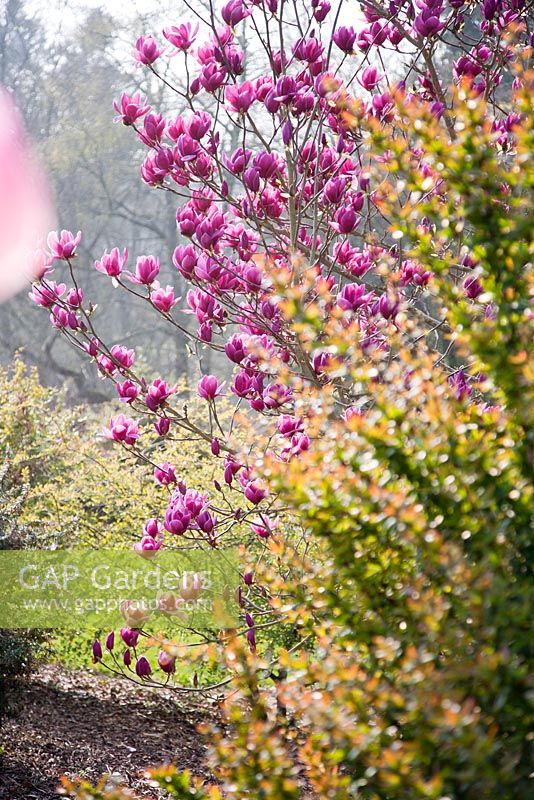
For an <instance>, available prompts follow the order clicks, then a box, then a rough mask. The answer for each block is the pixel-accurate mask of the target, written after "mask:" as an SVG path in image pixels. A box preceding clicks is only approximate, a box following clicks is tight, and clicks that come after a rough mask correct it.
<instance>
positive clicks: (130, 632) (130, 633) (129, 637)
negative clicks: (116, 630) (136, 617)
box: [121, 628, 139, 647]
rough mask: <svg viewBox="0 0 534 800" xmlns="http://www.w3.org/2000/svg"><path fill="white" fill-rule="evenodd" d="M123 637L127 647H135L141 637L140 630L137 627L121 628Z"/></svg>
mask: <svg viewBox="0 0 534 800" xmlns="http://www.w3.org/2000/svg"><path fill="white" fill-rule="evenodd" d="M121 639H122V641H123V642H124V644H125V645H126V647H135V646H136V645H137V641H138V639H139V631H138V630H137V629H136V628H121Z"/></svg>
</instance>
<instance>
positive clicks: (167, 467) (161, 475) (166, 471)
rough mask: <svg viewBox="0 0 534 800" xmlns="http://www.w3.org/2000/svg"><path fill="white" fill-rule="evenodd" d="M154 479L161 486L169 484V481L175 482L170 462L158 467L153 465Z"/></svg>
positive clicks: (173, 469)
mask: <svg viewBox="0 0 534 800" xmlns="http://www.w3.org/2000/svg"><path fill="white" fill-rule="evenodd" d="M154 480H155V481H156V483H159V484H160V485H161V486H170V484H171V483H176V481H177V480H178V478H177V477H176V472H175V468H174V467H173V465H172V464H168V463H165V464H162V465H161V466H160V467H154Z"/></svg>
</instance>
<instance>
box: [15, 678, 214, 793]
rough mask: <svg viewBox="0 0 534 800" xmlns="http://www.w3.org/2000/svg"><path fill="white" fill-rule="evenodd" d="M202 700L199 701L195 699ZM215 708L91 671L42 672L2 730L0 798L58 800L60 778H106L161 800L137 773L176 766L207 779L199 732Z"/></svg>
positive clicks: (23, 692) (28, 686)
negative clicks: (169, 764)
mask: <svg viewBox="0 0 534 800" xmlns="http://www.w3.org/2000/svg"><path fill="white" fill-rule="evenodd" d="M199 702H203V701H199ZM213 713H214V712H213V710H212V709H210V708H209V707H206V705H205V703H204V702H203V706H202V708H200V706H198V705H197V706H195V705H194V704H193V703H192V702H191V701H188V700H185V701H184V700H182V699H178V700H177V699H176V697H175V696H173V695H171V694H170V693H169V692H168V691H152V690H150V689H143V688H140V687H137V686H135V685H134V684H131V683H129V682H127V681H123V680H118V679H113V678H107V677H106V676H102V675H100V674H98V673H95V672H92V671H90V670H76V671H73V672H71V671H68V670H66V669H63V668H62V667H58V666H57V665H46V666H43V667H41V668H40V669H39V670H38V671H37V672H36V673H35V674H34V675H33V676H32V677H31V679H30V680H29V681H28V683H27V684H26V685H25V686H23V687H22V689H21V690H20V694H19V696H18V698H17V702H16V706H15V710H14V712H13V713H12V714H11V715H10V716H8V717H7V718H5V719H4V720H3V723H2V728H1V730H0V747H1V748H2V749H3V754H2V755H0V799H1V800H58V794H57V793H56V790H57V786H58V778H59V776H60V775H62V774H66V775H68V776H69V777H71V778H72V777H74V776H81V777H84V778H87V779H90V780H95V781H96V780H97V779H98V778H99V777H100V776H101V775H102V774H103V773H108V774H110V775H113V774H114V773H115V774H116V775H117V777H118V776H119V775H120V778H121V782H122V783H123V785H126V786H128V787H131V788H134V789H136V792H137V793H138V796H139V797H142V798H161V797H162V794H158V790H156V789H153V788H151V787H150V786H149V784H148V783H147V781H146V779H144V778H143V777H142V771H143V770H144V769H145V768H147V767H149V766H154V765H158V764H164V763H173V764H176V765H177V766H178V768H180V769H186V768H188V769H190V770H191V771H192V772H193V773H194V774H197V775H205V776H206V777H208V775H207V770H206V767H205V765H204V763H203V762H204V755H205V748H204V744H203V742H202V739H201V738H200V736H199V734H198V733H197V730H196V726H197V725H198V723H199V722H201V721H202V720H205V719H206V717H207V716H208V715H210V714H213Z"/></svg>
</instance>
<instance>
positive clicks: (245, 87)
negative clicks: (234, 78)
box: [225, 81, 255, 114]
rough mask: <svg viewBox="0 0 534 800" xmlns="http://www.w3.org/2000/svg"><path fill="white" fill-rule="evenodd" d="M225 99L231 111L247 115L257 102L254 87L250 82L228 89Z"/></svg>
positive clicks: (234, 85) (228, 87)
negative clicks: (255, 101)
mask: <svg viewBox="0 0 534 800" xmlns="http://www.w3.org/2000/svg"><path fill="white" fill-rule="evenodd" d="M225 97H226V102H227V104H228V106H229V107H230V109H231V111H235V112H236V113H237V114H245V113H246V112H247V111H248V110H249V108H250V106H251V105H252V103H253V102H254V100H255V92H254V86H253V85H252V84H251V83H250V81H245V82H244V83H242V84H240V85H239V84H233V85H229V86H227V87H226V90H225Z"/></svg>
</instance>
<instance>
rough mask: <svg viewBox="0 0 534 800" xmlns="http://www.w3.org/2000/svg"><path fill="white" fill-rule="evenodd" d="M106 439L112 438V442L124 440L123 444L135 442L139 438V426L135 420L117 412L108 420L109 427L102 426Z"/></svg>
mask: <svg viewBox="0 0 534 800" xmlns="http://www.w3.org/2000/svg"><path fill="white" fill-rule="evenodd" d="M103 434H104V436H105V437H106V439H112V440H113V441H114V442H124V443H125V444H135V442H136V441H137V439H138V438H139V427H138V425H137V422H135V420H133V419H130V418H129V417H125V416H124V414H119V415H118V416H117V417H115V418H113V417H112V418H111V419H110V421H109V428H104V431H103Z"/></svg>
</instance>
